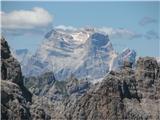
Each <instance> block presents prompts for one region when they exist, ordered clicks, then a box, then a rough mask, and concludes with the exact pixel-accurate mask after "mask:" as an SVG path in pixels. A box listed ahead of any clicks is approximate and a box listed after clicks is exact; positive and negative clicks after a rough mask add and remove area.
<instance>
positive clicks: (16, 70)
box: [1, 37, 49, 120]
mask: <svg viewBox="0 0 160 120" xmlns="http://www.w3.org/2000/svg"><path fill="white" fill-rule="evenodd" d="M1 76H2V77H1V119H3V120H29V119H45V118H46V119H49V117H48V116H47V114H46V113H45V112H44V110H43V109H42V108H37V107H32V106H33V104H34V103H33V102H32V94H31V93H30V92H29V91H28V90H27V89H26V88H25V87H24V84H23V77H22V73H21V68H20V64H19V63H18V61H17V60H16V59H15V58H14V57H13V56H12V55H11V52H10V50H9V46H8V43H7V42H6V41H5V39H4V38H3V37H2V38H1Z"/></svg>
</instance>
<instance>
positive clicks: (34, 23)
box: [0, 7, 53, 29]
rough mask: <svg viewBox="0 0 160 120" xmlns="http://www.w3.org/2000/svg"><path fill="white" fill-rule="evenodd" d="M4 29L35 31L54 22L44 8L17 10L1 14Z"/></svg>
mask: <svg viewBox="0 0 160 120" xmlns="http://www.w3.org/2000/svg"><path fill="white" fill-rule="evenodd" d="M0 14H1V17H2V28H5V29H33V28H36V27H45V26H47V25H48V24H49V23H51V22H52V19H53V18H52V16H51V15H50V14H49V13H48V11H46V10H45V9H43V8H39V7H34V8H33V9H32V10H15V11H12V12H9V13H5V12H3V11H2V12H0Z"/></svg>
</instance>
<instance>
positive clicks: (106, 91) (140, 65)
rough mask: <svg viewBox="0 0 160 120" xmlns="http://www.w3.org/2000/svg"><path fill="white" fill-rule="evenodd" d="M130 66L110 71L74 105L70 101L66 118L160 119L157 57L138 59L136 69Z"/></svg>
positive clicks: (110, 119)
mask: <svg viewBox="0 0 160 120" xmlns="http://www.w3.org/2000/svg"><path fill="white" fill-rule="evenodd" d="M131 66H132V65H131V64H129V63H128V62H126V63H125V66H123V68H122V69H121V70H120V71H118V72H113V71H111V72H110V74H109V75H108V76H107V77H106V78H105V79H104V80H103V81H102V82H101V83H98V84H96V85H95V86H94V87H92V88H91V89H90V90H89V91H88V92H87V93H86V94H84V95H83V96H82V97H80V98H79V99H78V100H77V101H76V102H75V103H74V104H72V102H68V103H67V105H66V106H68V107H66V109H65V110H64V116H65V117H66V119H81V120H86V119H87V120H97V119H100V120H106V119H109V120H119V119H127V120H128V119H142V120H146V119H160V94H159V93H160V87H159V86H160V78H159V74H160V72H159V67H158V64H157V62H156V60H155V59H154V58H150V57H145V58H139V59H138V61H137V67H136V70H132V68H131ZM69 106H70V107H69Z"/></svg>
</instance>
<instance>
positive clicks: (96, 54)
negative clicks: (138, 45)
mask: <svg viewBox="0 0 160 120" xmlns="http://www.w3.org/2000/svg"><path fill="white" fill-rule="evenodd" d="M16 56H17V59H18V60H19V61H22V58H21V56H24V54H17V55H16ZM26 56H28V55H26ZM135 57H136V52H135V51H134V50H130V49H125V50H124V51H123V52H122V53H119V54H118V53H117V52H116V51H115V50H114V48H113V45H112V43H111V41H110V39H109V36H108V35H107V33H104V32H101V31H99V30H97V29H96V28H81V29H77V30H68V29H66V30H64V29H60V28H54V29H52V30H51V31H49V32H48V33H47V34H46V35H45V37H44V40H43V42H42V43H41V44H40V46H39V47H38V49H37V50H36V52H35V53H34V54H33V55H32V56H31V57H29V58H28V60H27V62H26V60H24V63H23V61H22V63H21V65H22V72H23V75H24V76H26V77H30V76H40V75H41V74H44V73H46V72H50V71H52V72H53V73H54V75H55V78H56V79H57V80H65V79H66V78H68V77H70V76H71V74H74V75H75V76H76V78H78V79H86V78H87V79H88V80H93V79H94V80H95V79H101V78H103V77H104V76H105V75H106V73H108V72H109V71H110V70H112V69H114V70H115V69H117V68H119V66H121V65H122V63H123V61H124V60H126V59H128V60H130V61H132V62H135ZM30 68H32V69H30Z"/></svg>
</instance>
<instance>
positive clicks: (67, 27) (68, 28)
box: [55, 25, 77, 31]
mask: <svg viewBox="0 0 160 120" xmlns="http://www.w3.org/2000/svg"><path fill="white" fill-rule="evenodd" d="M55 28H56V29H62V30H73V31H75V30H77V28H75V27H73V26H65V25H59V26H56V27H55Z"/></svg>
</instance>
